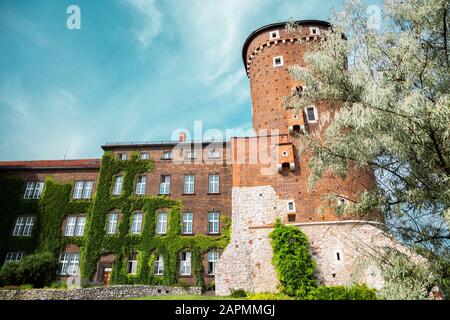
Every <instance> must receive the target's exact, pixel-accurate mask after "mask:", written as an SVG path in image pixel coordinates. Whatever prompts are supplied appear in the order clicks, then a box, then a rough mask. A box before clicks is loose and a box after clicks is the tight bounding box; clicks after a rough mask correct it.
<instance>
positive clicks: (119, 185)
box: [112, 175, 123, 196]
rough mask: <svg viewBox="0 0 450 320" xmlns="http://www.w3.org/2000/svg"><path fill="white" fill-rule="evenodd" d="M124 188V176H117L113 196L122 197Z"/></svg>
mask: <svg viewBox="0 0 450 320" xmlns="http://www.w3.org/2000/svg"><path fill="white" fill-rule="evenodd" d="M122 187H123V176H122V175H118V176H115V177H114V185H113V190H112V195H113V196H120V195H121V194H122Z"/></svg>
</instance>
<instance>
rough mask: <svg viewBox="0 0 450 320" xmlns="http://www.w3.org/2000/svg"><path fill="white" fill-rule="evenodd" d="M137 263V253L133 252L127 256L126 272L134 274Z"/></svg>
mask: <svg viewBox="0 0 450 320" xmlns="http://www.w3.org/2000/svg"><path fill="white" fill-rule="evenodd" d="M137 265H138V260H137V253H133V254H132V255H131V256H130V257H129V258H128V273H129V274H136V273H137Z"/></svg>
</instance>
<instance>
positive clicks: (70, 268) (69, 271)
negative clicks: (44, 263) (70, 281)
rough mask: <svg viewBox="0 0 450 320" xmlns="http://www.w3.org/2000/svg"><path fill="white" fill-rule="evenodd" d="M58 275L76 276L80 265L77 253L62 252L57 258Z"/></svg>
mask: <svg viewBox="0 0 450 320" xmlns="http://www.w3.org/2000/svg"><path fill="white" fill-rule="evenodd" d="M59 264H60V266H59V272H58V273H59V274H60V275H62V276H70V275H76V274H78V270H79V265H80V253H79V252H64V253H63V254H61V255H60V257H59Z"/></svg>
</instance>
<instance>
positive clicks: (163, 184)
mask: <svg viewBox="0 0 450 320" xmlns="http://www.w3.org/2000/svg"><path fill="white" fill-rule="evenodd" d="M159 194H170V175H162V176H161V178H160V182H159Z"/></svg>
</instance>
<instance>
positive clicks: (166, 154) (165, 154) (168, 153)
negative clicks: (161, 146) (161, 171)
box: [162, 151, 172, 160]
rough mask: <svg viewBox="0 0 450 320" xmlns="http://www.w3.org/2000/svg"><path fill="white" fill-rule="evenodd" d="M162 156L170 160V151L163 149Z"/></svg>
mask: <svg viewBox="0 0 450 320" xmlns="http://www.w3.org/2000/svg"><path fill="white" fill-rule="evenodd" d="M162 158H163V159H164V160H170V159H172V151H163V156H162Z"/></svg>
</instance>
